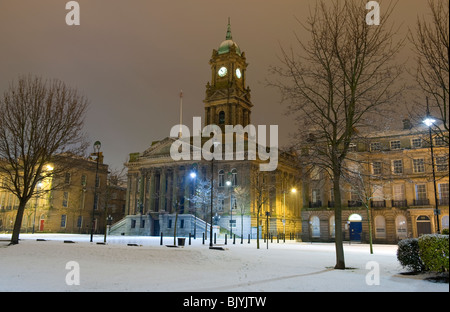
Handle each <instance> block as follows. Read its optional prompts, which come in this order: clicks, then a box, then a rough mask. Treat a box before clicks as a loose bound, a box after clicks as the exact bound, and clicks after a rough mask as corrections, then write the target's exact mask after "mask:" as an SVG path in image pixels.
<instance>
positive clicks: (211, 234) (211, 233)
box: [209, 139, 220, 247]
mask: <svg viewBox="0 0 450 312" xmlns="http://www.w3.org/2000/svg"><path fill="white" fill-rule="evenodd" d="M213 140H214V141H213V146H214V149H215V148H216V147H217V146H218V145H219V144H220V142H217V141H216V140H215V139H213ZM213 194H214V154H213V155H212V158H211V229H210V233H209V235H210V236H209V247H212V246H213Z"/></svg>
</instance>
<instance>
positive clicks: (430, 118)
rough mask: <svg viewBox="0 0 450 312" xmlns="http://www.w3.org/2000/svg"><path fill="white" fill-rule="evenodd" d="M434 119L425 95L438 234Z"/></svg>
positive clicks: (425, 120)
mask: <svg viewBox="0 0 450 312" xmlns="http://www.w3.org/2000/svg"><path fill="white" fill-rule="evenodd" d="M435 122H436V120H435V119H434V118H433V117H431V115H430V109H429V107H428V97H427V115H426V118H425V119H424V121H423V123H424V124H425V125H426V126H427V127H428V134H429V136H430V151H431V169H432V172H433V187H434V204H435V210H434V214H435V216H436V232H437V233H438V234H439V232H440V228H439V206H438V205H439V202H438V196H437V190H436V173H435V170H434V151H433V136H432V134H431V127H432V126H433V125H434V123H435Z"/></svg>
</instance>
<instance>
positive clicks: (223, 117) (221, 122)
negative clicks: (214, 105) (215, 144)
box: [219, 111, 225, 125]
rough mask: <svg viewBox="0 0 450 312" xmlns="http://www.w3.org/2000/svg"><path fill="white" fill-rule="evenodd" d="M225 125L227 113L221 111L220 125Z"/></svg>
mask: <svg viewBox="0 0 450 312" xmlns="http://www.w3.org/2000/svg"><path fill="white" fill-rule="evenodd" d="M223 124H225V112H224V111H220V113H219V125H223Z"/></svg>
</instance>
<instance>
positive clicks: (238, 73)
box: [236, 68, 242, 78]
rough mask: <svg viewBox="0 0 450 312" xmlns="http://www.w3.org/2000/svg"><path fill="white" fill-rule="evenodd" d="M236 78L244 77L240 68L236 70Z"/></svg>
mask: <svg viewBox="0 0 450 312" xmlns="http://www.w3.org/2000/svg"><path fill="white" fill-rule="evenodd" d="M236 77H238V78H241V77H242V73H241V70H240V69H239V68H238V69H236Z"/></svg>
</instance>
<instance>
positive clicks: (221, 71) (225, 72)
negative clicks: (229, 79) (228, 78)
mask: <svg viewBox="0 0 450 312" xmlns="http://www.w3.org/2000/svg"><path fill="white" fill-rule="evenodd" d="M226 74H227V68H226V67H221V68H220V69H219V76H220V77H223V76H225V75H226Z"/></svg>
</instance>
